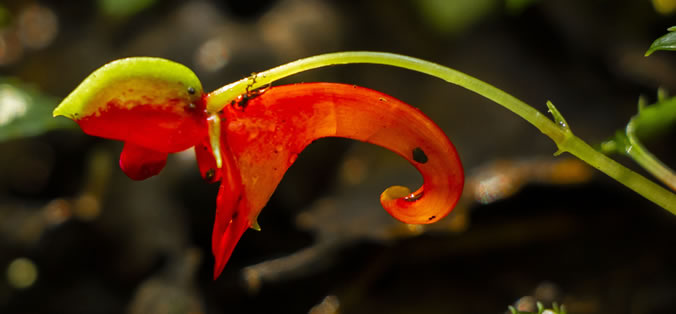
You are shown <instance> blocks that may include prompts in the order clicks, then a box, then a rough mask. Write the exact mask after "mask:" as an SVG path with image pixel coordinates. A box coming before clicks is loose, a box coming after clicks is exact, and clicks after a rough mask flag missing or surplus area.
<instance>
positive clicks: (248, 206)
mask: <svg viewBox="0 0 676 314" xmlns="http://www.w3.org/2000/svg"><path fill="white" fill-rule="evenodd" d="M222 118H223V120H222V129H221V134H223V138H222V142H221V149H222V150H224V151H223V152H221V153H222V154H221V155H222V156H223V158H224V169H223V171H222V173H223V179H222V182H221V190H220V191H219V196H218V208H217V211H216V222H215V225H214V234H213V251H214V256H215V257H216V265H215V268H214V278H215V277H217V276H218V275H219V274H220V272H221V271H222V270H223V267H224V266H225V263H226V262H227V260H228V258H229V257H230V255H231V254H232V250H233V249H234V247H235V244H236V243H237V241H239V238H240V237H241V235H242V233H243V232H244V231H245V230H246V228H247V227H250V226H252V225H253V222H254V221H255V220H256V218H257V217H258V214H259V213H260V211H261V209H262V208H263V206H265V204H266V203H267V201H268V200H269V198H270V196H271V195H272V193H273V191H274V190H275V188H276V187H277V185H278V184H279V182H280V180H281V179H282V176H283V175H284V173H285V172H286V170H287V169H288V168H289V167H290V166H291V165H292V164H293V163H294V162H295V160H296V157H297V156H298V154H299V153H300V152H301V151H302V150H303V149H304V148H305V147H306V146H307V145H308V144H310V143H311V142H312V141H314V140H316V139H318V138H322V137H330V136H334V137H346V138H352V139H356V140H360V141H364V142H369V143H373V144H376V145H380V146H382V147H385V148H387V149H389V150H391V151H394V152H396V153H397V154H399V155H400V156H402V157H404V158H405V159H406V160H408V161H409V162H411V163H412V164H413V165H414V166H415V167H416V168H417V169H418V170H419V171H420V172H421V173H422V175H423V180H424V184H423V187H421V188H420V189H418V191H416V192H414V193H411V192H410V191H409V190H408V189H407V188H404V187H392V188H389V189H387V190H386V191H385V192H383V194H382V195H381V204H382V205H383V207H385V209H386V210H387V211H388V212H389V213H390V214H391V215H392V216H394V217H395V218H397V219H399V220H401V221H403V222H406V223H418V224H420V223H431V222H435V221H437V220H439V219H441V218H443V217H444V216H446V215H447V214H448V213H449V212H450V211H451V209H452V208H453V206H455V203H456V202H457V200H458V198H459V197H460V194H461V192H462V187H463V183H464V177H463V170H462V165H461V163H460V159H459V157H458V154H457V152H456V151H455V148H454V147H453V144H451V142H450V141H449V140H448V138H447V137H446V135H445V134H444V133H443V131H441V129H439V127H438V126H436V125H435V124H434V122H432V120H430V119H429V118H428V117H427V116H425V115H424V114H422V113H421V112H420V111H419V110H417V109H415V108H413V107H411V106H409V105H407V104H405V103H403V102H401V101H399V100H397V99H394V98H392V97H391V96H388V95H385V94H383V93H379V92H376V91H373V90H370V89H366V88H361V87H357V86H353V85H344V84H333V83H308V84H295V85H286V86H279V87H273V88H270V89H269V90H267V91H265V92H263V93H257V92H254V93H252V94H251V95H247V97H243V98H242V101H240V102H234V103H233V105H229V106H226V107H225V108H224V111H223V114H222ZM207 143H208V142H207ZM203 146H208V144H204V145H203ZM202 152H206V150H204V151H202ZM200 154H201V152H200V151H198V159H199V160H200V161H199V162H200V168H202V169H206V168H208V167H212V166H213V165H212V164H211V163H212V161H211V160H210V159H209V158H213V157H209V156H208V154H207V155H204V156H202V157H200ZM207 157H209V158H207ZM205 167H206V168H205Z"/></svg>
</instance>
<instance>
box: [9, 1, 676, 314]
mask: <svg viewBox="0 0 676 314" xmlns="http://www.w3.org/2000/svg"><path fill="white" fill-rule="evenodd" d="M675 10H676V1H670V0H654V1H648V0H614V1H608V0H599V1H583V0H576V1H571V0H540V1H538V0H454V1H445V0H418V1H414V0H410V1H405V0H401V1H385V0H371V1H352V0H349V1H328V0H257V1H237V0H224V1H216V0H195V1H177V0H165V1H156V0H138V1H133V0H118V1H116V0H97V1H50V0H42V1H39V0H35V1H27V0H25V1H16V0H3V1H0V313H338V312H340V313H504V312H505V311H506V310H507V306H508V305H514V306H516V307H519V308H521V309H524V310H528V309H531V310H532V309H533V307H534V300H540V301H542V302H543V303H544V304H545V305H547V306H549V305H551V304H552V302H558V303H559V304H561V303H563V304H565V305H566V307H567V308H568V312H569V313H651V314H658V313H663V314H667V313H676V268H675V267H674V265H676V252H675V251H674V247H675V245H676V231H674V230H676V229H675V228H674V227H676V217H674V216H673V215H671V214H669V213H668V212H666V211H665V210H662V209H661V208H659V207H657V206H655V205H653V204H652V203H650V202H648V201H646V200H644V199H643V198H642V197H640V196H638V195H636V194H634V193H633V192H631V191H629V190H628V189H626V188H624V187H623V186H621V185H620V184H618V183H617V182H614V181H612V180H610V179H608V178H607V177H605V176H604V175H602V174H600V173H597V172H595V171H593V170H591V169H589V168H586V167H585V166H584V165H582V164H580V163H579V162H577V161H576V160H574V159H569V158H567V156H560V157H558V158H554V157H553V156H552V153H553V152H554V151H555V150H556V147H555V145H554V144H553V142H551V140H549V139H548V138H546V137H545V136H543V135H542V134H540V133H539V132H538V131H537V130H536V129H535V128H534V127H532V126H531V125H529V124H527V123H526V122H525V121H523V120H521V119H520V118H518V117H517V116H515V115H514V114H511V113H510V112H508V111H506V110H504V109H503V108H501V107H500V106H498V105H496V104H494V103H491V102H490V101H488V100H485V99H483V98H481V97H480V96H477V95H475V94H472V93H470V92H468V91H466V90H463V89H461V88H458V87H456V86H452V85H449V84H446V83H444V82H441V81H440V80H438V79H434V78H430V77H426V76H424V75H421V74H418V73H413V72H410V71H406V70H401V69H395V68H388V67H384V66H376V65H347V66H340V67H332V68H325V69H319V70H314V71H311V72H308V73H304V74H299V75H296V76H293V77H291V78H289V79H286V80H285V81H284V82H302V81H304V82H309V81H329V82H344V83H349V84H357V85H361V86H365V87H369V88H373V89H376V90H379V91H382V92H385V93H388V94H391V95H392V96H395V97H397V98H399V99H402V100H404V101H406V102H408V103H410V104H412V105H414V106H416V107H419V108H421V110H423V111H424V112H425V113H426V114H427V115H429V116H430V117H431V118H432V119H433V120H435V121H436V122H437V123H439V125H440V126H441V127H442V128H443V129H444V131H445V132H446V133H447V134H448V135H449V137H450V138H451V140H452V141H453V142H454V143H455V145H456V147H457V149H458V151H459V153H460V155H461V159H462V161H463V164H464V166H465V169H466V172H467V175H468V177H467V187H466V188H465V192H464V198H463V201H462V202H461V203H460V205H459V206H458V208H457V209H455V210H454V212H453V214H452V215H451V216H449V217H448V218H447V219H444V220H442V221H441V222H439V223H438V224H436V225H432V226H427V227H420V226H407V225H403V224H401V223H399V222H397V221H395V220H394V219H393V218H391V217H390V216H388V215H387V213H385V211H383V210H382V209H381V208H380V205H379V202H378V196H379V193H380V192H381V191H382V190H383V189H384V188H386V187H388V186H390V185H393V184H403V185H407V186H411V187H417V186H419V185H420V184H421V178H420V177H419V175H418V174H417V173H416V172H415V169H414V168H413V167H412V166H410V165H408V164H407V163H406V162H405V161H404V160H403V159H401V158H399V157H397V156H395V155H394V154H392V153H390V152H387V151H385V150H383V149H380V148H377V147H372V146H369V145H367V144H363V143H355V142H352V141H348V140H341V139H323V140H320V141H317V142H316V143H313V144H312V145H311V146H310V147H308V149H307V150H306V151H305V152H303V154H301V155H300V156H299V158H298V160H297V162H296V164H295V165H294V166H293V167H292V168H291V169H290V171H289V172H288V173H287V175H286V177H285V178H284V180H283V181H282V183H281V185H280V186H279V188H278V189H277V191H276V193H275V194H274V195H273V197H272V199H271V200H270V203H269V204H268V206H267V207H266V208H265V209H264V210H263V212H262V214H261V216H260V217H259V222H260V224H261V226H262V229H263V230H262V232H255V231H248V232H247V233H246V234H245V235H244V237H243V239H242V240H241V241H240V243H239V245H238V246H237V248H236V250H235V252H234V254H233V256H232V258H231V260H230V262H229V264H228V266H227V267H226V269H225V272H224V273H223V275H222V276H221V277H220V278H219V279H218V280H216V281H214V280H212V278H211V276H212V274H211V272H212V268H213V261H212V257H211V253H210V239H211V236H210V234H211V228H212V223H213V213H214V208H215V199H216V191H217V185H208V184H207V183H205V182H203V181H202V180H201V178H200V177H199V173H198V171H197V167H196V164H195V161H194V157H193V156H192V153H191V152H185V153H179V154H176V155H174V156H172V158H170V160H169V163H168V165H167V167H166V168H165V170H164V171H163V173H162V174H160V175H159V176H157V177H154V178H151V179H148V180H146V181H143V182H134V181H131V180H129V179H128V178H127V177H125V176H124V174H123V173H122V172H121V171H120V170H119V169H118V167H117V159H118V156H119V152H120V150H121V144H120V143H115V142H112V141H106V140H101V139H97V138H92V137H88V136H86V135H84V134H82V132H80V131H79V129H77V126H76V125H75V123H73V122H71V121H69V120H67V119H65V118H58V119H55V118H52V117H51V110H52V109H53V108H54V107H55V106H56V105H57V104H58V102H59V100H60V99H61V98H63V97H64V96H66V95H67V94H68V93H69V92H70V91H71V90H72V89H73V88H74V87H75V86H77V84H78V83H79V82H80V81H81V80H82V79H84V78H85V77H86V76H87V75H88V74H89V73H91V72H92V71H93V70H95V69H96V68H98V67H99V66H101V65H103V64H105V63H106V62H109V61H111V60H114V59H118V58H122V57H128V56H157V57H164V58H169V59H172V60H175V61H178V62H180V63H183V64H185V65H187V66H189V67H190V68H192V69H194V71H195V72H196V73H197V75H198V76H199V77H200V78H201V80H202V83H203V85H204V86H205V90H213V89H216V88H218V87H220V86H222V85H225V84H226V83H229V82H232V81H235V80H237V79H240V78H242V77H245V76H247V75H249V74H250V73H252V72H256V71H262V70H265V69H267V68H270V67H273V66H276V65H279V64H282V63H285V62H289V61H292V60H295V59H298V58H302V57H307V56H311V55H315V54H320V53H326V52H333V51H344V50H377V51H387V52H396V53H401V54H406V55H411V56H415V57H419V58H423V59H427V60H430V61H434V62H437V63H440V64H444V65H447V66H450V67H453V68H456V69H458V70H461V71H463V72H466V73H468V74H471V75H473V76H476V77H478V78H480V79H482V80H484V81H487V82H489V83H491V84H493V85H495V86H498V87H499V88H501V89H503V90H506V91H508V92H510V93H512V94H513V95H515V96H516V97H518V98H520V99H522V100H524V101H526V102H527V103H529V104H531V105H533V106H534V107H536V108H538V109H539V110H541V111H543V112H546V107H545V102H546V101H547V100H551V101H552V102H553V103H554V104H556V105H557V107H558V108H559V110H560V111H561V112H562V113H563V115H564V116H565V117H566V119H567V121H568V122H569V124H570V126H571V127H572V130H573V131H574V132H575V133H576V134H577V135H578V136H580V137H581V138H583V139H585V140H586V141H588V142H589V143H590V144H598V143H600V142H601V141H603V140H604V139H606V138H608V137H609V136H611V135H612V134H613V133H614V132H615V131H616V130H618V129H622V128H623V126H624V125H625V124H626V123H627V121H628V120H629V118H630V117H631V116H632V115H634V114H635V113H636V110H637V102H638V98H639V96H644V97H645V98H646V99H647V101H648V103H652V102H654V101H655V99H656V93H657V89H658V87H663V88H664V89H665V90H666V91H676V76H674V73H675V72H674V70H675V69H676V55H674V54H673V53H666V52H658V53H656V54H654V55H653V56H650V57H648V58H646V57H643V54H644V52H645V50H646V49H647V48H648V47H649V46H650V44H651V43H652V41H653V40H654V39H656V38H657V37H659V36H661V35H663V34H664V33H666V28H667V27H669V26H673V24H676V23H675V21H676V20H675V19H674V12H675ZM284 82H280V83H278V84H282V83H284ZM675 134H676V133H675V132H674V129H673V128H672V130H671V131H670V132H667V133H665V134H662V135H661V136H658V137H656V138H652V139H649V140H648V141H647V143H646V144H647V146H648V147H649V148H650V149H651V151H653V152H654V153H655V154H656V155H657V156H659V157H660V158H661V159H662V160H663V161H665V162H666V163H667V164H669V165H671V166H672V167H674V166H676V149H675V146H674V144H673V143H674V138H675ZM617 159H618V160H619V161H621V162H623V163H625V164H627V165H628V166H630V167H632V168H634V169H635V168H636V167H635V166H634V165H633V163H632V162H631V161H629V160H627V159H626V158H623V157H617ZM639 171H640V169H639Z"/></svg>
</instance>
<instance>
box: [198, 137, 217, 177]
mask: <svg viewBox="0 0 676 314" xmlns="http://www.w3.org/2000/svg"><path fill="white" fill-rule="evenodd" d="M195 158H196V159H197V166H198V167H199V170H200V174H201V175H202V179H204V180H205V181H207V182H209V183H214V182H218V181H220V180H221V171H220V170H219V169H218V167H217V166H216V160H215V159H214V154H213V152H212V150H211V145H209V139H208V138H207V139H205V140H204V141H203V142H202V143H200V144H197V145H196V146H195Z"/></svg>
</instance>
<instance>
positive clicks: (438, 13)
mask: <svg viewBox="0 0 676 314" xmlns="http://www.w3.org/2000/svg"><path fill="white" fill-rule="evenodd" d="M414 4H415V5H417V8H418V11H419V12H420V14H421V15H422V17H423V20H424V21H425V22H427V24H429V26H431V27H432V28H434V29H435V30H436V31H438V32H440V33H444V34H457V33H459V32H462V31H463V30H465V29H467V28H468V27H470V26H472V25H474V24H476V23H478V22H479V21H481V20H482V19H483V18H484V17H486V15H488V14H490V12H491V11H493V10H495V9H496V8H497V7H498V6H499V2H498V1H496V0H455V1H446V0H421V1H414Z"/></svg>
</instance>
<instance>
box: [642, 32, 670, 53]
mask: <svg viewBox="0 0 676 314" xmlns="http://www.w3.org/2000/svg"><path fill="white" fill-rule="evenodd" d="M667 30H668V31H669V33H667V34H666V35H664V36H662V37H660V38H657V39H656V40H655V41H654V42H653V44H652V45H650V49H648V51H646V53H645V55H646V56H649V55H651V54H652V53H653V52H655V51H657V50H670V51H676V26H672V27H669V29H667Z"/></svg>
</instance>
